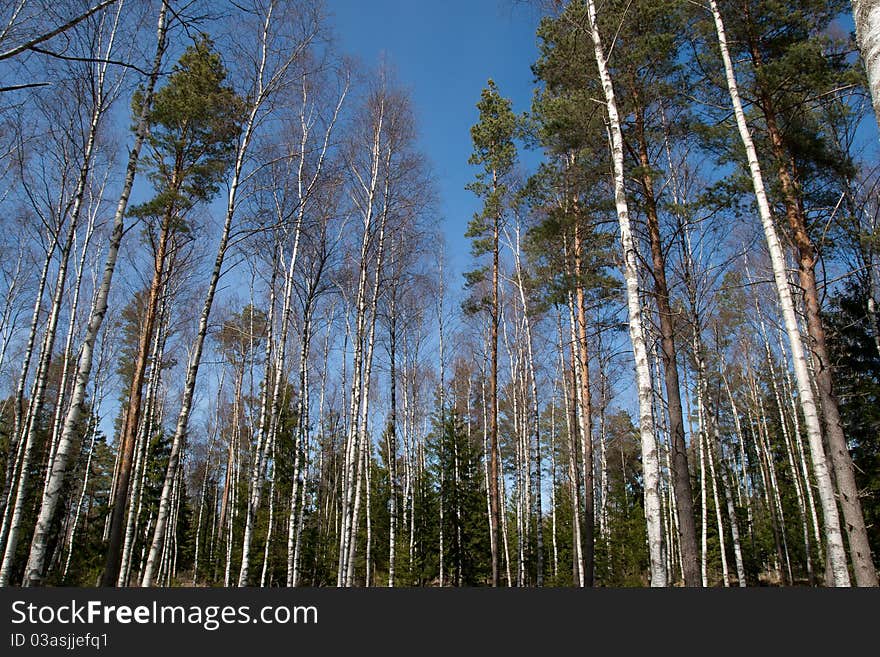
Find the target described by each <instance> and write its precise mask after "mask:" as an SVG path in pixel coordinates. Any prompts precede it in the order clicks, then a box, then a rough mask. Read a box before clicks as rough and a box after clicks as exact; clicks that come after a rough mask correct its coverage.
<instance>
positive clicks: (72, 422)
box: [24, 2, 167, 585]
mask: <svg viewBox="0 0 880 657" xmlns="http://www.w3.org/2000/svg"><path fill="white" fill-rule="evenodd" d="M166 10H167V7H166V5H165V3H164V2H163V3H162V6H161V9H160V10H159V18H158V25H157V29H156V40H157V43H156V54H155V57H154V59H153V65H152V69H151V71H150V76H149V78H148V80H147V84H146V87H145V90H144V102H143V107H142V110H141V115H140V116H139V117H138V127H137V129H136V132H135V141H134V145H133V146H132V150H131V152H130V153H129V158H128V165H127V167H126V173H125V182H124V184H123V188H122V193H121V194H120V196H119V202H118V204H117V206H116V213H115V215H114V217H113V232H112V234H111V237H110V241H109V244H108V250H107V258H106V262H105V265H104V275H103V278H102V280H101V286H100V287H99V288H98V292H97V295H96V298H95V303H94V305H93V307H92V311H91V314H90V316H89V323H88V327H87V329H86V334H85V338H84V339H83V344H82V347H81V348H80V352H79V358H78V360H77V373H76V382H75V384H74V388H73V392H72V393H71V398H70V405H69V407H68V411H67V415H66V417H65V419H64V430H63V432H62V433H61V438H60V440H59V442H58V448H57V450H56V452H55V460H54V461H53V463H52V470H51V471H50V472H49V475H48V477H49V482H48V484H47V485H46V491H45V494H44V496H43V500H42V503H41V505H40V510H39V513H38V515H37V522H36V527H35V529H34V536H33V540H32V541H31V549H30V554H29V556H28V564H27V569H26V571H25V573H26V574H25V581H24V584H25V585H31V584H36V583H39V582H40V581H41V580H42V578H43V576H44V568H45V559H46V539H47V537H48V533H49V530H50V527H51V524H52V520H53V518H54V516H55V509H56V507H57V506H58V501H59V496H60V493H61V488H62V486H63V483H64V476H65V473H66V471H67V461H68V458H69V455H70V452H71V449H72V447H73V443H74V439H75V436H76V430H77V425H78V423H79V418H80V416H81V415H82V412H83V410H84V402H85V397H86V389H87V387H88V383H89V377H90V375H91V370H92V360H93V359H92V355H93V352H94V348H95V341H96V340H97V338H98V333H100V331H101V326H102V324H103V322H104V317H105V315H106V313H107V299H108V297H109V294H110V286H111V283H112V280H113V273H114V271H115V269H116V259H117V256H118V254H119V245H120V243H121V241H122V236H123V232H124V226H125V211H126V209H127V207H128V199H129V196H130V195H131V189H132V186H133V184H134V178H135V174H136V173H137V164H138V159H139V157H140V150H141V145H142V144H143V140H144V136H145V134H146V127H147V125H146V115H147V112H148V110H149V108H150V106H151V104H152V96H153V90H154V89H155V85H156V80H157V79H158V76H159V70H160V68H161V64H162V57H163V55H164V53H165V46H166V32H167V25H166V21H165V17H166Z"/></svg>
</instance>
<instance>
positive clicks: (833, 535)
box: [709, 0, 850, 586]
mask: <svg viewBox="0 0 880 657" xmlns="http://www.w3.org/2000/svg"><path fill="white" fill-rule="evenodd" d="M709 7H710V11H711V12H712V16H713V18H714V20H715V28H716V31H717V33H718V43H719V48H720V50H721V58H722V60H723V62H724V70H725V75H726V78H727V87H728V91H729V92H730V97H731V102H732V104H733V109H734V114H735V116H736V122H737V127H738V129H739V134H740V137H741V139H742V142H743V145H744V146H745V149H746V155H747V157H748V164H749V170H750V173H751V177H752V184H753V186H754V188H755V198H756V200H757V204H758V211H759V214H760V217H761V224H762V226H763V228H764V235H765V238H766V240H767V248H768V250H769V252H770V259H771V261H772V264H773V277H774V281H775V284H776V291H777V294H778V295H779V301H780V306H781V308H782V315H783V320H784V323H785V328H786V332H787V333H788V340H789V345H790V348H791V356H792V361H793V364H794V369H795V375H796V379H797V387H798V394H799V396H800V400H801V408H802V410H803V414H804V420H805V422H806V425H807V435H808V437H809V444H810V455H811V457H812V461H813V471H814V473H815V475H816V484H817V487H818V490H819V499H820V502H821V505H822V515H823V519H824V523H825V535H826V543H827V549H828V556H829V565H830V567H831V571H832V572H831V581H832V584H833V585H834V586H849V585H850V580H849V571H848V569H847V563H846V562H847V560H846V550H845V548H844V545H843V534H842V532H841V527H840V516H839V514H838V511H837V502H836V500H835V496H834V486H833V484H832V481H831V474H830V472H829V468H828V461H827V458H826V455H825V449H824V447H823V445H822V429H821V425H820V422H819V416H818V410H817V407H816V402H815V398H814V396H813V390H812V388H811V382H810V375H809V371H808V369H807V361H806V355H805V353H804V345H803V340H802V338H801V334H800V331H799V329H798V324H797V316H796V315H795V309H794V303H793V300H792V294H791V289H790V287H789V283H788V277H787V274H786V267H785V256H784V254H783V251H782V246H781V244H780V243H779V237H778V235H777V231H776V226H775V225H774V223H773V215H772V212H771V210H770V204H769V201H768V200H767V194H766V191H765V187H764V179H763V176H762V174H761V167H760V164H759V163H758V155H757V152H756V151H755V146H754V143H753V141H752V136H751V133H750V131H749V127H748V124H747V123H746V119H745V113H744V112H743V108H742V102H741V101H740V97H739V88H738V86H737V82H736V76H735V73H734V68H733V63H732V62H731V59H730V53H729V51H728V48H727V36H726V33H725V31H724V23H723V21H722V18H721V13H720V12H719V10H718V4H717V2H715V0H710V2H709Z"/></svg>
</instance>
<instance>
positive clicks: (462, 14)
mask: <svg viewBox="0 0 880 657" xmlns="http://www.w3.org/2000/svg"><path fill="white" fill-rule="evenodd" d="M327 9H328V11H329V12H330V13H331V21H330V22H331V25H333V28H334V31H335V33H336V37H337V40H338V44H339V46H340V49H341V50H342V51H343V52H345V53H347V54H349V55H352V56H354V57H357V58H358V59H360V60H361V61H362V63H363V64H364V65H365V66H375V65H376V64H377V63H378V62H379V61H380V58H381V57H382V55H383V53H384V55H385V57H386V58H387V61H388V62H389V64H390V65H391V66H392V68H393V69H394V70H395V71H396V74H397V79H398V81H399V82H400V84H402V85H403V86H404V87H406V88H408V89H409V90H410V91H411V93H412V98H413V102H414V106H415V111H416V121H417V124H418V131H419V135H420V145H421V148H422V150H423V152H424V153H425V155H426V156H427V157H428V159H429V160H430V162H431V164H432V167H433V170H434V172H435V174H436V176H437V186H438V195H439V197H440V211H441V214H442V216H443V218H444V220H445V231H444V232H445V233H446V236H447V243H448V249H449V260H450V265H451V266H452V269H453V271H454V275H460V273H461V272H462V271H463V270H465V269H467V268H468V267H469V266H470V262H471V257H470V243H469V240H466V239H464V237H463V235H464V232H465V230H466V227H467V223H468V221H470V218H471V216H472V215H473V213H474V212H475V211H476V210H477V209H478V201H477V199H476V198H475V197H474V195H473V194H472V193H471V192H468V191H466V190H465V189H464V186H465V185H466V184H468V183H469V182H471V181H472V180H473V175H474V170H473V169H472V167H470V166H469V165H468V163H467V160H468V157H469V156H470V154H471V150H472V146H471V141H470V132H469V131H470V127H471V126H472V125H473V124H474V123H475V122H476V120H477V110H476V103H477V101H478V100H479V97H480V91H481V89H482V88H483V87H484V86H485V85H486V81H487V80H488V79H489V78H490V77H491V78H493V79H494V80H495V82H496V83H497V84H498V87H499V89H500V91H501V93H502V94H504V95H505V96H507V97H509V98H511V99H512V101H513V105H514V111H516V112H522V111H524V110H526V109H528V107H529V104H530V102H531V93H532V87H533V85H532V74H531V69H530V66H531V64H532V63H533V62H534V61H535V58H536V57H537V47H536V38H535V29H536V27H537V22H538V12H537V11H535V9H534V8H533V7H532V6H529V5H528V4H527V3H522V2H515V1H514V0H470V1H468V0H441V1H436V0H435V1H433V2H427V1H426V0H327ZM458 280H459V281H460V278H459V279H458ZM452 282H453V284H454V283H455V279H453V281H452Z"/></svg>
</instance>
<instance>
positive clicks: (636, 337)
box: [587, 0, 667, 586]
mask: <svg viewBox="0 0 880 657" xmlns="http://www.w3.org/2000/svg"><path fill="white" fill-rule="evenodd" d="M587 9H588V12H589V18H590V28H591V30H592V38H593V46H594V50H595V55H596V64H597V66H598V68H599V77H600V79H601V81H602V90H603V92H604V94H605V102H606V108H607V113H608V121H609V124H610V125H609V127H610V132H611V154H612V160H613V163H614V202H615V207H616V208H617V218H618V222H619V224H620V241H621V245H622V247H623V260H624V279H625V280H626V297H627V309H628V311H629V333H630V340H631V342H632V347H633V355H634V357H635V366H636V382H637V386H638V397H639V435H640V437H641V446H642V467H643V469H644V473H643V475H644V481H645V520H646V523H647V529H648V554H649V558H650V567H651V586H666V585H667V578H666V565H665V563H664V561H663V530H662V525H661V523H662V511H661V509H660V463H659V459H658V457H657V443H656V439H655V436H654V421H653V418H652V417H651V402H652V397H653V389H652V385H651V370H650V366H649V364H648V352H647V349H646V348H645V339H644V336H643V334H642V326H643V321H642V309H641V306H640V304H639V296H640V295H639V291H640V290H639V274H638V259H637V254H636V245H635V240H634V238H633V234H632V229H631V227H630V221H629V207H628V204H627V199H626V187H625V177H624V170H623V133H622V131H621V127H620V117H619V115H618V113H617V102H616V100H615V97H614V86H613V84H612V81H611V76H610V75H609V73H608V67H607V65H606V59H605V51H604V48H603V46H602V40H601V38H600V35H599V26H598V23H597V21H596V3H595V2H594V0H589V1H588V4H587Z"/></svg>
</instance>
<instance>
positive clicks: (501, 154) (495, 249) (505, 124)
mask: <svg viewBox="0 0 880 657" xmlns="http://www.w3.org/2000/svg"><path fill="white" fill-rule="evenodd" d="M477 109H478V110H479V113H480V118H479V121H478V122H477V123H476V124H475V125H474V126H473V127H472V128H471V139H472V140H473V143H474V152H473V154H472V155H471V157H470V159H469V160H468V162H469V163H470V164H473V165H478V166H482V170H481V171H480V172H479V173H478V174H477V176H476V178H477V179H476V181H474V182H473V183H471V184H469V185H468V187H467V188H468V189H469V190H470V191H472V192H473V193H474V194H476V195H477V196H478V197H480V198H481V199H483V209H482V210H481V211H480V212H478V213H476V214H475V215H474V218H473V219H472V220H471V222H470V224H469V225H468V230H467V233H466V234H465V237H470V238H472V239H473V240H474V242H473V252H474V255H475V256H481V255H484V254H487V253H490V254H491V257H492V265H491V283H490V285H491V289H490V291H489V294H488V298H481V299H480V301H479V302H478V303H477V305H478V306H480V307H483V308H486V309H487V310H488V312H489V323H490V332H491V337H490V345H489V348H490V351H491V356H490V361H491V365H490V367H491V374H490V377H489V401H490V403H491V410H490V412H489V423H490V424H489V450H490V453H489V454H488V455H487V458H488V459H489V491H488V495H489V505H490V509H491V515H490V519H489V523H490V532H491V538H492V541H491V551H492V585H493V586H498V584H499V580H500V576H499V545H500V543H499V540H500V535H499V527H500V524H501V513H502V509H501V507H502V501H501V499H500V494H499V486H498V477H499V468H498V322H499V315H500V299H499V294H500V291H499V253H500V242H499V236H500V234H501V226H502V222H503V221H504V215H505V212H506V206H507V203H508V202H509V198H508V194H509V192H510V187H509V182H508V179H509V177H510V174H511V173H512V171H513V167H514V164H515V162H516V146H515V144H514V136H515V134H516V131H517V120H516V116H515V115H514V113H513V110H512V109H511V103H510V101H509V100H507V99H505V98H504V97H502V96H501V94H500V93H499V92H498V88H497V87H496V86H495V82H493V81H492V80H489V82H488V84H487V86H486V88H485V89H483V92H482V94H481V95H480V102H479V103H477ZM485 276H486V270H485V269H480V270H477V271H474V272H471V273H470V274H468V285H469V286H477V285H478V284H479V283H482V282H484V279H485Z"/></svg>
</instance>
